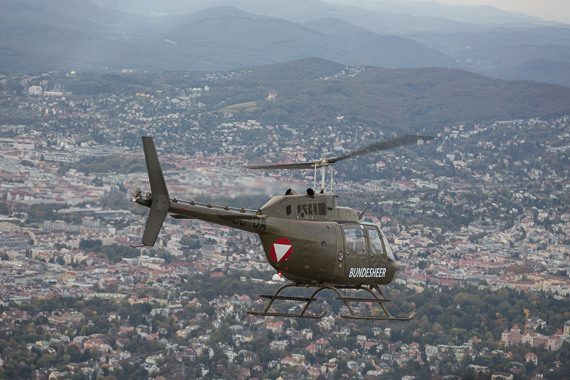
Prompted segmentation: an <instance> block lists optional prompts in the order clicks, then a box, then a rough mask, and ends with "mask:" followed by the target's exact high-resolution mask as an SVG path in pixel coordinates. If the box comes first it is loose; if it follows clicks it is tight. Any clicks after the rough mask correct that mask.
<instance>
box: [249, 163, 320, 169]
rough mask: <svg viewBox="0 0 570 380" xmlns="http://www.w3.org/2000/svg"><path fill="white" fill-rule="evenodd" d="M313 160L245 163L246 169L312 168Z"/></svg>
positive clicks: (313, 165)
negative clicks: (280, 162)
mask: <svg viewBox="0 0 570 380" xmlns="http://www.w3.org/2000/svg"><path fill="white" fill-rule="evenodd" d="M314 167H315V163H314V162H296V163H292V164H266V165H247V166H244V168H246V169H313V168H314Z"/></svg>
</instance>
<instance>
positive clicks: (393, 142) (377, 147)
mask: <svg viewBox="0 0 570 380" xmlns="http://www.w3.org/2000/svg"><path fill="white" fill-rule="evenodd" d="M433 139H434V137H433V136H418V135H405V136H400V137H395V138H393V139H390V140H386V141H379V142H377V143H374V144H372V145H368V146H366V147H364V148H362V149H358V150H355V151H352V152H350V153H347V154H345V155H343V156H339V157H334V158H329V159H327V161H328V162H329V163H331V164H336V163H337V162H339V161H341V160H346V159H347V158H352V157H356V156H360V155H363V154H367V153H373V152H379V151H383V150H388V149H392V148H397V147H399V146H404V145H410V144H415V143H417V142H418V141H420V140H423V141H428V140H433Z"/></svg>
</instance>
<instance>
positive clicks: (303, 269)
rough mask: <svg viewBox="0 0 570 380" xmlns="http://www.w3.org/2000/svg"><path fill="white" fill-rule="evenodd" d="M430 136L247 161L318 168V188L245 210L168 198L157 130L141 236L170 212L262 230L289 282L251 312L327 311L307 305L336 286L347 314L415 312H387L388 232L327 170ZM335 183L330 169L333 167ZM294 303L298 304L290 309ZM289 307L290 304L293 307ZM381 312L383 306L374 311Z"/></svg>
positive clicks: (305, 314) (154, 231)
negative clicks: (304, 157) (335, 190)
mask: <svg viewBox="0 0 570 380" xmlns="http://www.w3.org/2000/svg"><path fill="white" fill-rule="evenodd" d="M432 139H433V137H430V136H416V135H406V136H401V137H396V138H393V139H390V140H386V141H380V142H378V143H375V144H373V145H370V146H367V147H365V148H362V149H359V150H356V151H353V152H350V153H348V154H345V155H343V156H340V157H335V158H323V159H319V160H316V161H312V162H303V163H293V164H274V165H257V166H255V165H254V166H246V168H247V169H255V170H266V169H314V171H315V175H314V181H315V185H316V179H317V171H318V169H321V176H322V180H321V186H322V187H321V190H320V191H319V192H315V191H314V190H312V189H308V190H307V191H306V193H305V194H297V193H296V192H295V191H293V190H291V189H289V190H287V191H286V193H285V195H278V196H275V197H273V198H272V199H270V200H269V201H268V202H267V203H266V204H265V205H263V206H262V207H261V208H260V209H258V210H256V211H253V210H245V209H243V208H241V209H239V208H230V207H228V206H214V205H212V204H210V203H208V204H199V203H196V202H194V201H182V200H179V199H176V198H170V195H169V194H168V189H167V186H166V183H165V180H164V176H163V172H162V169H161V166H160V162H159V159H158V155H157V152H156V147H155V144H154V140H153V139H152V137H142V142H143V148H144V154H145V160H146V166H147V171H148V177H149V182H150V188H151V192H149V193H147V194H146V195H143V193H142V192H141V191H140V190H138V191H137V192H136V193H135V196H134V201H135V202H136V203H138V204H140V205H143V206H146V207H148V208H150V213H149V216H148V220H147V222H146V226H145V230H144V233H143V237H142V243H143V246H154V244H155V242H156V239H157V237H158V234H159V232H160V229H161V227H162V224H163V222H164V219H165V218H166V215H167V214H168V213H170V214H171V217H173V218H176V219H200V220H203V221H206V222H210V223H215V224H219V225H224V226H228V227H232V228H236V229H239V230H243V231H248V232H252V233H255V234H257V235H259V237H260V240H261V243H262V245H263V249H264V251H265V256H266V258H267V262H268V263H269V264H270V265H271V266H272V267H273V268H274V269H275V270H276V271H277V272H278V273H279V275H280V276H283V277H284V278H286V279H287V280H289V282H287V283H285V284H283V285H282V286H280V287H279V288H278V289H277V290H276V291H275V292H274V293H273V294H272V295H261V298H264V299H268V300H269V301H268V303H267V304H266V306H265V308H264V309H263V310H262V311H256V310H251V311H248V313H249V314H251V315H258V316H277V317H299V318H315V319H318V318H322V317H323V316H324V315H325V314H326V311H323V312H322V313H319V314H316V313H314V312H312V311H311V310H310V309H309V306H310V305H311V304H312V302H313V301H315V300H316V299H317V298H316V296H317V294H318V293H319V292H321V291H322V290H331V291H333V292H335V293H336V295H337V296H338V298H337V299H338V300H340V301H342V302H343V303H344V305H345V306H346V309H348V313H346V314H343V315H340V317H342V318H351V319H367V320H391V321H407V320H411V319H412V318H413V317H414V316H415V311H414V312H412V313H411V314H409V315H405V316H394V315H392V314H390V312H389V311H388V309H387V308H386V307H385V306H384V303H386V302H389V301H390V300H389V299H387V298H386V297H385V295H384V293H383V292H382V290H381V289H380V285H387V284H389V283H390V282H392V280H393V279H394V278H395V275H396V272H398V271H399V270H400V267H399V266H398V264H397V263H396V260H395V258H394V255H393V253H392V249H391V248H390V245H389V244H388V240H387V239H386V236H385V235H384V233H383V232H382V231H381V230H380V229H379V228H378V227H377V226H376V225H374V224H372V223H366V222H363V221H362V217H363V215H364V212H365V211H366V209H367V208H368V206H369V205H370V203H368V205H367V206H366V208H365V209H364V211H363V212H362V213H360V215H357V214H356V212H355V211H354V210H353V209H351V208H347V207H341V206H339V205H338V204H337V196H336V195H334V194H332V192H331V193H328V192H326V191H325V189H324V186H325V176H326V174H325V173H326V172H325V169H326V168H327V167H331V168H332V166H333V165H334V164H336V163H337V162H339V161H342V160H345V159H348V158H352V157H356V156H359V155H362V154H366V153H372V152H376V151H382V150H387V149H391V148H396V147H399V146H403V145H408V144H414V143H419V142H423V141H428V140H432ZM331 188H332V170H331ZM288 288H314V289H315V290H314V291H313V293H312V294H311V295H310V296H309V297H302V296H284V295H281V293H282V292H283V291H284V290H285V289H288ZM341 290H362V291H365V292H366V293H368V295H369V297H363V298H361V297H349V296H346V295H344V294H343V292H342V291H341ZM275 301H287V302H289V303H298V304H297V306H298V307H300V308H301V310H300V311H299V312H277V311H275V309H274V308H273V307H272V306H273V303H274V302H275ZM354 303H372V304H376V305H379V306H380V308H381V311H380V313H379V314H380V315H362V314H360V313H359V312H357V310H358V308H356V307H353V304H354ZM293 309H295V308H293ZM289 310H291V309H289ZM376 314H378V313H376Z"/></svg>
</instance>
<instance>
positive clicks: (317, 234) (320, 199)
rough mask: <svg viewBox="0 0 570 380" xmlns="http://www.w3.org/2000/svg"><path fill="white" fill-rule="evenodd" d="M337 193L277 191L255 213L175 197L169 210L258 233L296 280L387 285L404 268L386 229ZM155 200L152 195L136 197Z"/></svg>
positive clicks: (271, 256) (272, 259)
mask: <svg viewBox="0 0 570 380" xmlns="http://www.w3.org/2000/svg"><path fill="white" fill-rule="evenodd" d="M336 198H337V197H336V195H334V194H312V195H311V196H309V195H284V196H275V197H273V198H272V199H271V200H269V202H267V203H266V204H265V205H264V206H263V207H261V208H260V209H259V210H258V211H257V212H256V213H247V212H245V210H242V211H241V212H240V211H232V210H229V208H227V207H217V206H212V205H199V204H196V203H194V202H180V201H177V200H175V199H173V200H172V201H171V202H170V204H169V207H168V213H170V214H171V216H172V217H174V218H195V219H200V220H204V221H207V222H211V223H215V224H219V225H224V226H228V227H232V228H236V229H239V230H243V231H248V232H252V233H255V234H257V235H259V237H260V240H261V243H262V245H263V249H264V252H265V256H266V258H267V262H268V263H269V264H270V265H271V266H272V267H273V268H275V270H276V271H277V272H279V273H280V274H281V275H282V276H284V277H285V278H287V279H289V280H291V281H294V282H296V283H306V284H315V283H322V284H334V285H337V286H359V285H384V284H388V283H390V282H391V281H392V280H393V279H394V276H395V274H396V272H397V271H398V270H399V266H398V264H397V263H396V262H395V260H394V256H393V254H392V251H391V248H390V246H389V243H388V241H387V239H386V237H385V235H384V234H383V233H382V232H381V230H380V229H378V227H377V226H376V225H374V224H371V223H365V222H362V221H360V220H359V219H358V217H357V215H356V213H355V212H354V210H352V209H350V208H346V207H339V206H338V205H337V200H336ZM135 201H136V202H137V203H140V204H142V205H145V206H150V203H151V202H149V200H146V199H142V198H139V199H138V200H137V199H135Z"/></svg>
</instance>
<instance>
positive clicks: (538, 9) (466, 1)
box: [415, 0, 570, 23]
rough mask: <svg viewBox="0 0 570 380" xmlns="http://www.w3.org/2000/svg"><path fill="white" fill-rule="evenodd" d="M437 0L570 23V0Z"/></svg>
mask: <svg viewBox="0 0 570 380" xmlns="http://www.w3.org/2000/svg"><path fill="white" fill-rule="evenodd" d="M415 1H433V0H415ZM437 2H438V3H442V4H457V5H490V6H493V7H495V8H499V9H502V10H504V11H509V12H518V13H525V14H528V15H531V16H536V17H540V18H543V19H547V20H553V21H560V22H565V23H570V1H568V0H439V1H437Z"/></svg>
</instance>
